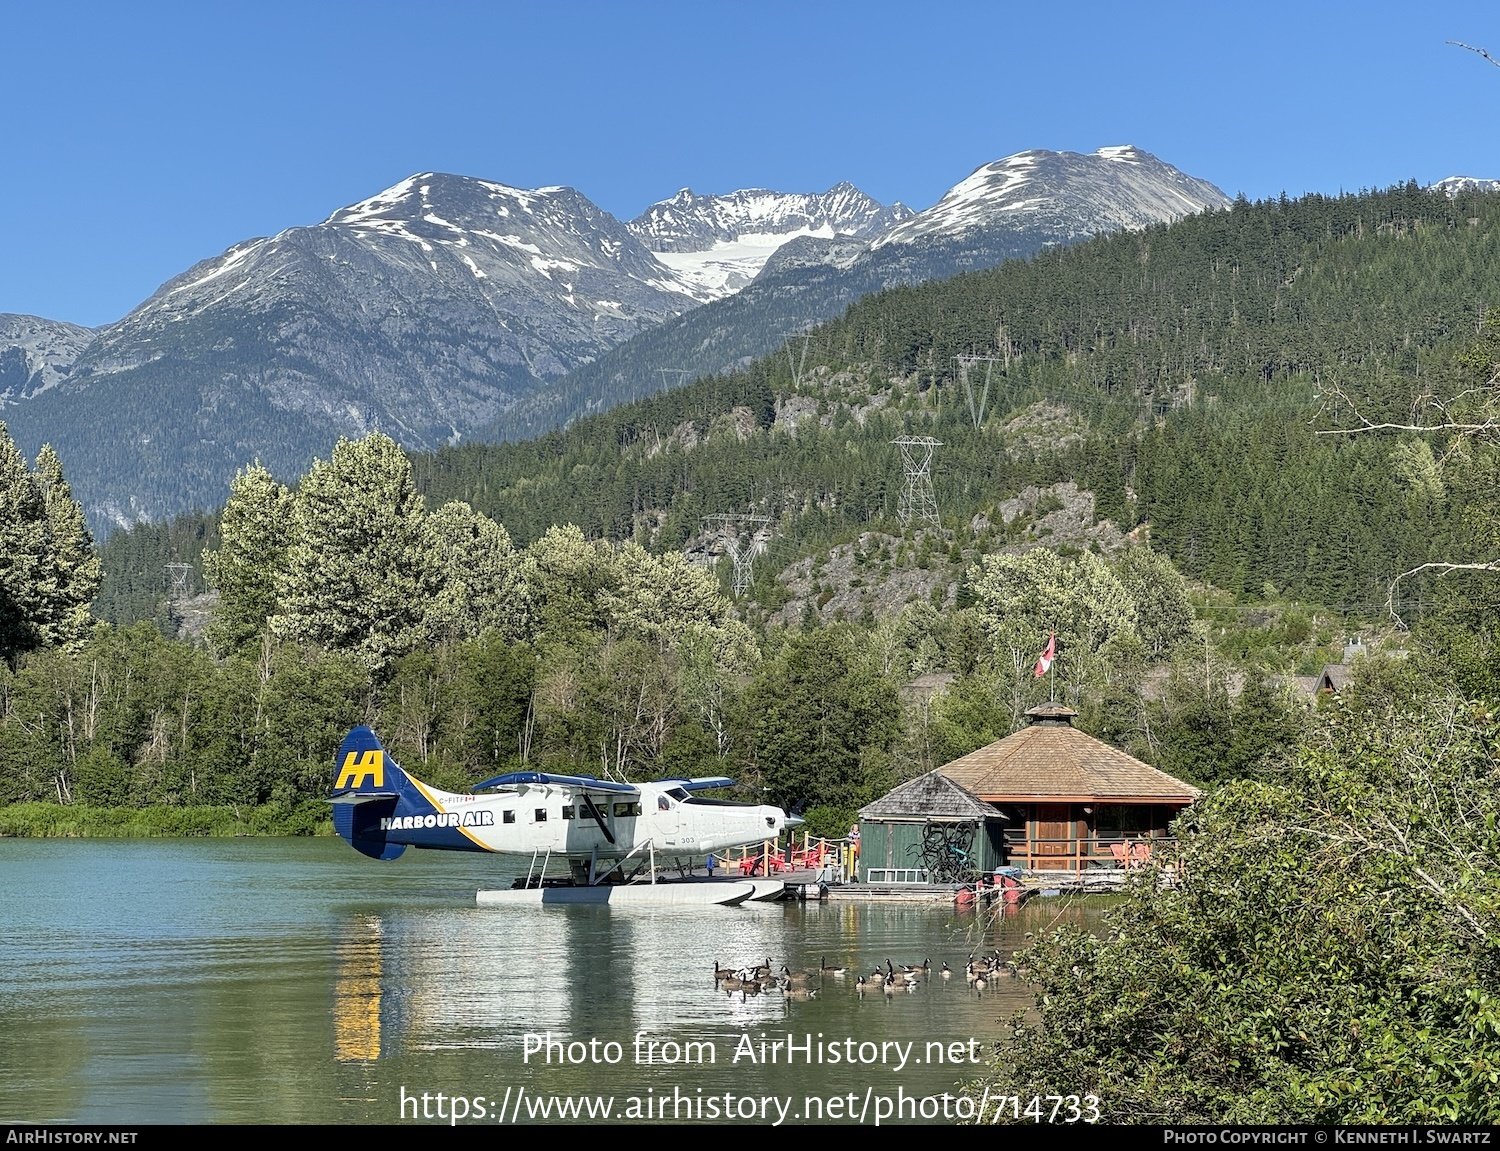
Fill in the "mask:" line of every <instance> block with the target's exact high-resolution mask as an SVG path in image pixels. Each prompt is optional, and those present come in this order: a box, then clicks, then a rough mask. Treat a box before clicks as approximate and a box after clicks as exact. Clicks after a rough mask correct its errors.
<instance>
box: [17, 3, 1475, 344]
mask: <svg viewBox="0 0 1500 1151" xmlns="http://www.w3.org/2000/svg"><path fill="white" fill-rule="evenodd" d="M1448 40H1462V41H1465V42H1467V43H1470V44H1474V45H1476V46H1482V47H1486V48H1488V49H1489V50H1490V51H1491V52H1493V53H1494V54H1495V55H1496V56H1497V58H1500V6H1497V5H1494V4H1493V3H1487V4H1481V3H1447V4H1431V5H1422V6H1417V5H1411V4H1394V3H1390V4H1387V3H1358V4H1356V3H1317V2H1316V0H1304V2H1302V3H1284V2H1282V0H1265V2H1261V3H1257V4H1255V5H1219V4H1205V3H1201V2H1199V3H1180V4H1178V3H1157V4H1150V3H1142V4H1132V3H1127V2H1124V0H1116V2H1114V3H1100V4H1095V3H1072V4H1070V3H1052V4H1049V5H1039V4H1036V3H1030V4H1025V5H1022V4H1015V3H1008V2H1002V0H990V2H988V3H948V4H941V3H939V4H936V5H918V4H915V3H909V4H898V3H890V2H886V0H863V2H860V3H816V2H807V0H804V2H803V3H779V2H767V0H756V2H755V3H753V4H747V3H739V4H730V3H710V2H705V0H697V2H695V3H648V2H641V3H623V2H622V3H596V2H593V0H570V2H567V3H536V2H535V0H532V2H528V3H498V2H496V3H456V2H450V0H428V2H426V3H423V4H420V5H418V4H415V3H411V4H395V3H380V2H375V3H361V4H352V3H350V4H342V3H339V4H335V3H323V4H319V3H312V2H305V3H297V4H287V3H279V2H274V0H257V2H256V3H253V4H241V3H233V2H225V3H218V4H202V3H192V4H168V3H150V2H147V0H140V2H133V3H130V4H115V3H111V4H104V3H67V2H66V0H52V2H50V3H48V4H45V5H43V4H40V3H32V2H30V0H0V312H23V313H31V314H35V315H42V316H47V317H49V318H52V319H60V320H71V321H73V322H75V323H83V324H101V323H107V322H109V321H112V320H115V319H118V318H119V317H120V316H122V315H123V314H125V312H127V311H128V310H129V309H130V308H132V307H133V306H135V305H136V304H137V303H139V302H140V301H141V300H143V299H144V298H145V297H146V296H147V295H149V294H150V293H151V292H152V291H153V290H155V288H156V287H157V286H158V285H159V284H160V283H161V282H162V281H163V280H166V279H167V278H169V277H170V276H173V275H175V274H176V273H178V272H180V271H182V270H184V269H185V268H187V267H188V266H190V265H191V264H193V263H194V262H195V261H197V260H200V259H203V258H205V257H208V256H212V255H215V254H217V253H218V252H220V251H222V250H223V249H224V248H226V247H228V246H229V245H230V244H233V243H235V242H237V241H239V240H243V239H246V238H248V237H251V236H259V235H267V234H270V233H274V232H276V231H279V230H281V229H282V228H286V227H291V226H294V225H298V224H311V223H316V222H317V221H319V220H321V219H323V218H324V217H326V216H327V215H328V214H329V213H331V212H332V211H333V210H334V209H336V208H338V207H340V206H341V205H344V204H347V203H350V202H352V201H354V200H358V199H362V198H364V197H365V196H368V195H370V194H372V193H374V192H376V191H378V190H380V189H382V188H385V187H387V186H389V185H391V184H393V183H395V182H396V181H398V180H400V179H401V178H403V177H404V176H407V175H409V174H411V173H413V172H419V171H429V170H434V171H448V172H457V173H462V174H464V175H471V176H482V177H485V178H488V179H493V180H499V181H501V182H503V183H507V184H513V185H516V186H519V187H538V186H541V185H548V184H568V185H572V186H573V187H575V188H577V189H578V190H579V191H581V192H583V193H584V194H585V195H586V196H588V197H589V198H590V199H592V200H594V201H595V202H596V203H598V204H599V205H600V206H601V207H603V208H605V209H606V210H607V211H610V212H612V213H614V214H615V215H616V216H619V217H621V218H622V219H629V218H630V217H632V216H634V215H636V214H637V213H638V212H640V211H641V210H642V209H643V208H645V207H646V206H647V205H648V204H650V203H652V202H653V201H655V200H659V199H663V198H665V197H667V196H670V195H672V194H673V193H674V192H675V191H676V190H677V189H678V188H681V187H692V188H693V189H694V190H695V191H698V192H702V193H708V192H727V191H731V190H733V189H736V188H744V187H771V188H776V189H778V190H782V191H795V192H801V191H822V190H824V189H826V188H827V187H829V186H830V185H832V184H835V183H837V182H838V181H840V180H850V181H852V182H853V183H855V184H857V185H858V186H859V187H861V188H863V189H864V190H865V191H866V192H868V193H870V194H871V195H873V196H875V197H876V198H878V199H880V200H883V201H887V202H889V201H891V200H901V201H903V202H905V203H907V204H909V205H910V206H912V207H914V208H925V207H928V206H929V205H931V204H932V203H934V202H935V201H936V200H937V199H938V197H940V196H941V195H942V193H943V192H944V191H945V190H946V189H947V188H949V187H950V186H952V185H953V184H955V183H957V182H958V181H959V180H961V179H962V178H963V177H964V176H966V175H968V173H969V172H971V171H972V170H973V169H974V168H976V167H978V166H979V165H981V164H984V163H987V162H989V161H991V160H995V159H999V158H1000V157H1002V156H1006V155H1009V154H1011V153H1013V152H1018V151H1022V150H1024V149H1027V148H1055V149H1070V150H1073V151H1084V152H1087V151H1092V150H1094V149H1095V148H1098V147H1100V146H1101V145H1105V144H1123V143H1131V144H1135V145H1137V146H1139V147H1142V148H1145V149H1146V150H1147V151H1150V152H1154V153H1155V154H1156V155H1158V156H1160V157H1161V158H1162V159H1164V160H1166V161H1167V162H1168V163H1171V164H1174V165H1176V166H1177V167H1178V168H1181V169H1182V170H1183V171H1185V172H1188V173H1190V174H1192V175H1194V176H1199V177H1202V178H1205V179H1208V180H1212V181H1213V182H1214V183H1216V184H1218V185H1219V186H1220V187H1221V188H1223V189H1224V190H1225V191H1226V192H1228V193H1229V194H1230V195H1234V194H1236V193H1238V192H1244V193H1245V194H1246V195H1248V196H1250V197H1252V198H1257V197H1265V196H1275V195H1278V194H1280V193H1281V192H1282V191H1286V192H1287V193H1288V194H1290V195H1298V194H1300V193H1302V192H1305V191H1319V192H1338V191H1339V190H1341V189H1345V190H1355V189H1358V188H1361V187H1371V186H1383V185H1386V184H1390V183H1394V182H1396V181H1401V180H1407V179H1411V178H1415V179H1418V180H1421V181H1423V182H1430V181H1433V180H1437V179H1440V178H1442V177H1444V176H1449V175H1476V176H1490V177H1500V156H1497V155H1496V151H1495V124H1496V113H1497V110H1500V68H1497V67H1495V66H1493V65H1491V64H1489V63H1487V62H1486V61H1485V60H1484V59H1482V58H1480V57H1479V56H1477V55H1475V54H1473V53H1470V52H1465V51H1463V50H1461V49H1459V48H1455V47H1451V46H1448V45H1447V44H1446V43H1445V41H1448Z"/></svg>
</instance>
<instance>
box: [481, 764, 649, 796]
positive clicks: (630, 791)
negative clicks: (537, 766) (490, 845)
mask: <svg viewBox="0 0 1500 1151" xmlns="http://www.w3.org/2000/svg"><path fill="white" fill-rule="evenodd" d="M548 783H550V784H555V785H556V786H558V787H571V788H574V789H575V790H577V791H585V792H588V791H604V792H608V793H609V794H611V795H628V796H633V797H635V798H636V799H639V798H640V795H641V789H640V788H638V787H636V786H635V784H633V783H616V782H615V781H614V780H611V779H595V778H594V777H593V776H591V775H553V774H552V773H551V772H548V771H512V772H510V773H509V774H507V775H496V776H492V777H490V778H489V779H486V780H484V781H483V782H482V783H476V784H475V785H474V790H475V791H487V790H490V789H494V790H497V791H513V790H516V789H518V788H522V787H536V786H538V785H541V784H548Z"/></svg>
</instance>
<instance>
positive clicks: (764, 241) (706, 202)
mask: <svg viewBox="0 0 1500 1151" xmlns="http://www.w3.org/2000/svg"><path fill="white" fill-rule="evenodd" d="M913 215H914V213H913V212H912V210H911V209H910V208H908V207H906V206H905V205H904V204H900V203H897V204H891V205H890V206H886V205H884V204H881V203H880V202H879V201H878V200H874V199H872V198H871V197H869V196H867V195H865V194H864V193H863V192H861V191H860V190H859V189H858V188H856V187H855V186H854V185H853V184H849V183H841V184H836V185H834V186H833V187H832V188H830V189H828V191H826V192H823V193H821V194H817V193H808V194H804V195H795V194H788V193H785V192H771V191H767V190H765V189H763V188H755V189H748V190H744V191H739V192H731V193H730V194H728V195H727V196H699V195H696V194H695V193H694V192H693V191H692V190H691V189H690V188H684V189H682V191H680V192H678V193H677V195H675V196H673V197H672V198H671V199H670V200H662V201H660V202H659V203H656V204H652V205H651V207H649V208H647V209H646V210H645V211H644V212H642V213H641V214H640V215H639V216H637V217H636V218H635V219H634V220H632V221H630V224H629V228H630V231H631V233H632V234H633V235H635V236H636V237H637V238H638V239H639V240H640V241H641V242H642V243H643V244H645V245H646V247H648V248H650V249H651V250H652V251H653V252H655V253H656V257H657V259H659V260H661V262H662V263H664V264H666V265H667V266H668V267H670V268H672V269H673V270H675V271H676V272H678V274H679V275H681V276H682V277H684V279H686V280H688V281H689V282H690V283H691V284H692V285H693V286H694V288H695V289H696V290H698V291H700V292H703V293H705V294H706V295H708V297H709V298H712V299H719V298H721V297H723V296H727V295H730V294H732V293H734V292H737V291H739V290H740V289H741V288H743V287H744V286H745V285H747V284H749V283H750V282H751V281H752V280H754V279H755V277H756V276H757V275H759V274H760V271H761V268H762V267H764V265H765V263H766V261H767V260H769V259H770V258H771V256H772V255H773V254H774V253H775V252H776V250H777V249H778V248H780V247H782V246H783V245H784V244H786V243H787V242H788V241H790V240H793V239H797V238H799V237H804V236H812V237H817V238H819V239H825V240H831V239H833V238H834V237H835V236H859V237H866V238H873V237H875V236H878V235H880V234H881V233H882V232H884V231H886V230H887V229H889V228H891V227H893V226H894V225H896V224H899V223H900V222H901V221H902V220H907V219H910V218H911V217H912V216H913Z"/></svg>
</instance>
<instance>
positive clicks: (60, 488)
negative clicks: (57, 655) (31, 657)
mask: <svg viewBox="0 0 1500 1151" xmlns="http://www.w3.org/2000/svg"><path fill="white" fill-rule="evenodd" d="M99 579H100V564H99V557H98V556H97V555H95V554H94V547H93V538H92V537H91V536H90V535H89V530H88V527H87V525H86V524H85V522H84V518H83V509H82V508H80V507H79V506H78V503H77V501H76V500H74V499H73V493H72V491H71V490H70V489H69V487H68V481H67V480H66V479H65V478H64V477H63V470H62V462H61V461H60V460H59V459H58V458H57V453H56V452H54V451H53V450H52V448H51V446H50V445H49V446H46V447H43V448H42V451H41V455H40V456H39V457H38V458H37V466H36V471H35V472H34V473H33V472H28V471H27V470H26V461H25V459H24V458H23V457H22V456H21V453H20V450H19V449H18V448H17V447H16V445H15V443H14V441H12V440H11V438H10V436H9V435H8V434H7V433H6V430H5V425H4V424H0V656H3V657H4V658H5V659H6V660H8V661H14V660H15V658H16V656H18V655H20V654H21V653H23V652H26V651H30V650H32V649H34V648H43V647H59V646H70V647H71V646H77V645H78V644H80V643H82V642H83V640H84V639H85V638H86V636H87V635H88V631H89V625H90V623H91V617H90V615H89V604H90V603H91V602H92V601H93V599H94V596H95V594H96V593H97V592H98V590H99Z"/></svg>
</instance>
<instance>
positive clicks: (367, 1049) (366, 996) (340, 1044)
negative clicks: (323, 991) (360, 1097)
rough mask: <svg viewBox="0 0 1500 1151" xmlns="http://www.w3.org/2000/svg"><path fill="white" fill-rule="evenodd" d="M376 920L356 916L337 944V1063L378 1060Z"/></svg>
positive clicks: (379, 970)
mask: <svg viewBox="0 0 1500 1151" xmlns="http://www.w3.org/2000/svg"><path fill="white" fill-rule="evenodd" d="M382 934H383V927H382V925H381V922H380V918H379V917H378V916H374V915H368V916H363V915H362V916H360V917H359V918H358V919H356V920H355V921H354V922H353V923H351V924H349V925H348V927H347V929H346V930H345V932H344V933H343V935H344V938H343V939H342V940H341V941H340V943H339V949H338V968H337V971H336V974H335V976H334V982H333V1053H334V1058H335V1059H337V1060H338V1061H339V1062H340V1063H357V1062H368V1061H370V1060H373V1059H379V1058H380V1001H381V986H380V980H381V975H382V956H381V935H382Z"/></svg>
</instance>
